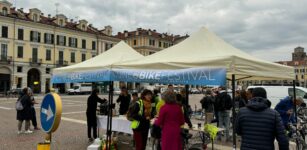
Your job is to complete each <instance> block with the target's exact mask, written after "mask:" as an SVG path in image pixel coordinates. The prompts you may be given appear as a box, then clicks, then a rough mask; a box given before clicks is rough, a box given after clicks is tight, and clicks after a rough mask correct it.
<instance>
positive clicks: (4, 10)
mask: <svg viewBox="0 0 307 150" xmlns="http://www.w3.org/2000/svg"><path fill="white" fill-rule="evenodd" d="M2 14H3V15H4V16H6V15H7V8H6V7H3V8H2Z"/></svg>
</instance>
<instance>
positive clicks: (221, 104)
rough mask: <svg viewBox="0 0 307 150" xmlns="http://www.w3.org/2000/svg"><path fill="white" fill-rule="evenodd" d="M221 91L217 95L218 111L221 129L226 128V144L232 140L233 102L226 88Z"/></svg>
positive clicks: (219, 138)
mask: <svg viewBox="0 0 307 150" xmlns="http://www.w3.org/2000/svg"><path fill="white" fill-rule="evenodd" d="M220 89H221V91H219V94H218V95H217V98H216V100H217V111H218V116H219V127H220V128H225V132H226V142H228V141H230V140H231V137H230V136H229V126H230V109H231V108H232V100H231V97H230V95H229V94H228V93H227V91H226V88H225V87H220ZM221 138H222V137H221V134H219V135H218V140H221Z"/></svg>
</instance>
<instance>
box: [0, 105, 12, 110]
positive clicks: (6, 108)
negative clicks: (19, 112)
mask: <svg viewBox="0 0 307 150" xmlns="http://www.w3.org/2000/svg"><path fill="white" fill-rule="evenodd" d="M0 109H5V110H12V109H13V108H8V107H2V106H0Z"/></svg>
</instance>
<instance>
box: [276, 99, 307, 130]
mask: <svg viewBox="0 0 307 150" xmlns="http://www.w3.org/2000/svg"><path fill="white" fill-rule="evenodd" d="M303 102H304V101H303V98H302V97H297V98H296V100H294V98H293V97H291V96H287V97H285V98H284V99H282V100H281V101H280V102H279V103H278V104H277V105H276V106H275V110H276V111H277V112H279V114H280V117H281V119H282V122H283V124H284V126H285V128H286V129H287V130H288V123H289V122H291V123H296V120H295V116H294V113H293V111H294V110H293V109H294V105H297V106H300V105H301V104H302V103H303Z"/></svg>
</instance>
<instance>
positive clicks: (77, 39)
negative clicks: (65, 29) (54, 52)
mask: <svg viewBox="0 0 307 150" xmlns="http://www.w3.org/2000/svg"><path fill="white" fill-rule="evenodd" d="M76 48H78V38H76Z"/></svg>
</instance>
